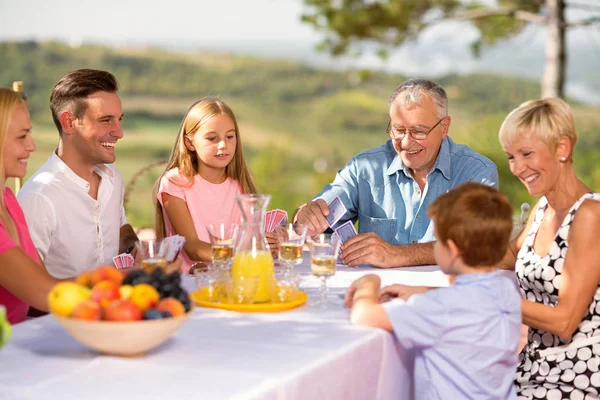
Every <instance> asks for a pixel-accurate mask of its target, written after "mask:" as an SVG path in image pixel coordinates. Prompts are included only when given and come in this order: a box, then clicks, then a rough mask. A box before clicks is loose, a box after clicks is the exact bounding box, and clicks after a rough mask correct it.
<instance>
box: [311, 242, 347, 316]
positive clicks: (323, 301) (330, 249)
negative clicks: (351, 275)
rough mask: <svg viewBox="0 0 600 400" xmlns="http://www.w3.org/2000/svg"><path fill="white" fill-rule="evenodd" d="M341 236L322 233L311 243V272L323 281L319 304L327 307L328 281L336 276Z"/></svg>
mask: <svg viewBox="0 0 600 400" xmlns="http://www.w3.org/2000/svg"><path fill="white" fill-rule="evenodd" d="M341 244H342V243H341V240H340V237H339V235H331V234H328V233H321V234H320V235H318V236H316V237H314V238H312V239H311V240H310V241H309V245H310V270H311V272H312V274H313V275H314V276H316V277H318V278H320V279H321V287H320V290H319V294H320V301H319V303H318V304H320V305H322V306H327V305H328V304H327V279H328V278H329V277H330V276H333V275H335V263H336V255H337V253H338V251H339V249H340V245H341Z"/></svg>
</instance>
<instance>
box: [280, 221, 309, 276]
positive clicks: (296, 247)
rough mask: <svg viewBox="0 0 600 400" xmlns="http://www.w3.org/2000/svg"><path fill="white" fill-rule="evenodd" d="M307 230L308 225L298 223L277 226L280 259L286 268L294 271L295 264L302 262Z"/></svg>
mask: <svg viewBox="0 0 600 400" xmlns="http://www.w3.org/2000/svg"><path fill="white" fill-rule="evenodd" d="M307 230H308V225H305V224H298V223H296V224H287V225H286V226H285V227H280V228H277V230H276V232H277V240H278V242H279V260H280V261H281V263H282V264H281V266H282V267H283V269H284V270H286V271H292V270H293V268H294V265H295V264H300V263H301V262H302V247H303V246H304V241H305V240H306V231H307Z"/></svg>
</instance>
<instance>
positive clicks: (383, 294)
mask: <svg viewBox="0 0 600 400" xmlns="http://www.w3.org/2000/svg"><path fill="white" fill-rule="evenodd" d="M430 289H432V288H430V287H427V286H408V285H400V284H395V285H390V286H386V287H384V288H383V289H381V291H380V292H379V301H380V302H381V303H384V302H386V301H389V300H391V299H396V298H398V299H402V300H408V299H409V298H410V296H412V295H413V294H418V293H425V292H426V291H428V290H430Z"/></svg>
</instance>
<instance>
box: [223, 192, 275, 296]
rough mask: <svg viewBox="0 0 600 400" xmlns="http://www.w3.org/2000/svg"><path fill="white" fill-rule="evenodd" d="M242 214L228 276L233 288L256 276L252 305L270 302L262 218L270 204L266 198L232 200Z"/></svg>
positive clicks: (252, 196)
mask: <svg viewBox="0 0 600 400" xmlns="http://www.w3.org/2000/svg"><path fill="white" fill-rule="evenodd" d="M235 200H236V202H237V204H238V206H239V207H240V209H241V210H242V228H241V233H240V237H239V240H238V243H237V245H236V248H235V256H234V257H233V265H232V267H231V276H232V279H233V282H234V285H235V284H241V282H242V281H245V282H247V281H248V280H247V279H246V280H244V279H243V278H240V277H244V278H251V277H253V276H256V277H257V279H258V283H257V285H256V294H255V296H254V303H266V302H269V301H271V290H270V286H271V284H272V280H273V257H272V256H271V251H270V250H269V245H268V244H267V239H266V237H265V215H266V212H267V205H268V204H269V201H270V200H271V196H269V195H258V194H244V195H240V196H237V197H236V198H235Z"/></svg>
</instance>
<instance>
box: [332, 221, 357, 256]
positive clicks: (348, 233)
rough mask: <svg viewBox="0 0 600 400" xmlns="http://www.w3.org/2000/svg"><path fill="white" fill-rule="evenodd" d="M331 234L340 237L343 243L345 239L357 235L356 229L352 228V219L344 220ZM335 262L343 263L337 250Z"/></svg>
mask: <svg viewBox="0 0 600 400" xmlns="http://www.w3.org/2000/svg"><path fill="white" fill-rule="evenodd" d="M333 234H334V235H337V236H338V237H339V238H340V241H341V243H342V244H344V243H345V242H346V240H348V239H350V238H351V237H352V236H356V235H357V233H356V229H354V224H353V223H352V221H346V222H344V223H343V224H342V225H341V226H340V227H339V228H337V229H336V230H335V232H334V233H333ZM337 262H338V264H342V263H343V262H342V259H341V258H339V252H338V254H337Z"/></svg>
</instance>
